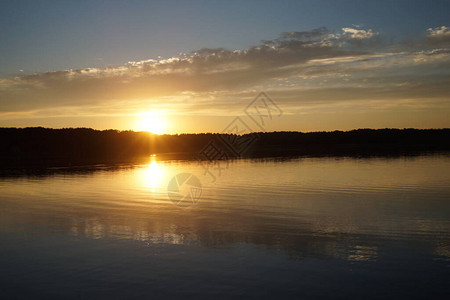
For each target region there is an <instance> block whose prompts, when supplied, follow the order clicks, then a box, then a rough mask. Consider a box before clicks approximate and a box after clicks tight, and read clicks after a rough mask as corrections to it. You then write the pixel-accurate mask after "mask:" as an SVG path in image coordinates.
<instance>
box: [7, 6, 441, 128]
mask: <svg viewBox="0 0 450 300" xmlns="http://www.w3.org/2000/svg"><path fill="white" fill-rule="evenodd" d="M449 12H450V1H439V0H435V1H403V0H395V1H394V0H392V1H387V0H380V1H362V0H360V1H353V0H349V1H337V0H335V1H320V0H315V1H267V0H266V1H44V0H41V1H20V0H18V1H2V2H0V40H1V43H0V126H17V127H24V126H45V127H93V128H98V129H106V128H115V129H135V130H139V129H140V128H139V126H138V125H136V124H141V123H145V124H151V123H152V122H160V124H159V125H158V124H156V125H158V126H156V125H155V126H154V128H156V127H158V128H160V129H161V130H160V131H161V132H171V133H175V132H177V133H181V132H204V131H209V132H220V131H221V130H222V129H223V128H224V127H225V126H226V125H227V122H228V120H229V118H230V117H233V116H240V115H243V108H244V107H245V106H246V105H247V104H248V103H249V102H250V101H251V100H252V99H253V98H254V97H255V96H256V95H257V94H258V92H260V91H265V92H267V93H268V94H269V95H270V96H271V97H272V98H273V100H274V101H275V102H276V103H277V104H278V105H279V106H280V107H281V108H282V109H283V111H284V112H285V114H284V116H283V118H282V119H280V120H277V121H276V122H275V121H274V122H272V123H271V125H270V127H268V128H266V129H267V130H268V131H272V130H300V131H311V130H335V129H341V130H347V129H354V128H361V127H371V128H385V127H397V128H404V127H417V128H442V127H450V17H449V15H450V14H449ZM142 118H145V120H142ZM163 123H164V124H167V126H166V128H164V130H163V129H162V127H163V126H162V124H163Z"/></svg>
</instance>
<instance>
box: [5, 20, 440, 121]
mask: <svg viewBox="0 0 450 300" xmlns="http://www.w3.org/2000/svg"><path fill="white" fill-rule="evenodd" d="M448 39H449V28H448V27H446V26H442V27H437V28H434V29H428V31H427V35H426V38H425V43H427V44H429V45H435V46H436V47H435V48H434V49H432V50H430V49H426V48H424V49H419V50H418V49H417V45H421V44H423V43H424V42H423V41H416V44H417V45H416V46H415V47H410V48H407V47H406V48H405V47H403V48H401V49H400V48H398V49H397V50H395V51H394V50H392V48H393V47H392V45H389V46H385V45H384V44H382V43H380V39H379V34H378V33H376V32H374V31H373V30H371V29H362V28H361V27H358V28H351V27H344V28H342V30H341V31H340V32H331V31H330V30H328V29H326V28H324V27H321V28H317V29H313V30H311V31H298V32H285V33H282V34H281V35H280V37H279V38H277V39H274V40H267V41H262V42H261V44H260V45H257V46H254V47H250V48H247V49H243V50H227V49H223V48H215V49H210V48H204V49H199V50H197V51H193V52H191V53H187V54H180V55H178V56H176V57H171V58H168V59H149V60H142V61H130V62H129V63H127V64H126V65H122V66H116V67H108V68H85V69H78V70H64V71H57V72H45V73H38V74H31V75H25V76H19V77H14V78H3V79H0V113H2V112H3V113H11V112H24V111H40V112H42V111H45V110H47V111H55V109H59V108H64V107H65V108H70V109H72V110H74V109H77V108H79V110H80V111H86V109H87V110H89V108H95V111H97V112H100V111H101V110H102V108H103V109H104V111H109V109H110V108H111V107H119V108H120V107H126V106H127V105H128V107H131V108H133V109H139V105H141V106H149V105H150V106H158V107H167V108H170V109H175V110H177V109H178V110H189V109H191V110H192V109H200V108H201V109H207V105H211V104H215V109H216V108H218V107H221V108H222V109H224V110H227V109H231V110H232V109H234V108H235V107H237V105H239V104H238V101H231V100H230V99H234V100H236V99H237V97H240V95H241V93H242V91H248V90H260V89H266V90H267V89H269V90H274V91H275V92H276V93H278V91H283V92H285V93H288V94H291V96H292V97H291V98H289V99H300V98H301V97H299V96H298V95H299V93H301V92H302V91H304V93H305V95H307V96H308V97H310V98H309V100H308V101H315V99H316V100H317V102H321V101H322V100H320V99H321V98H320V97H324V96H323V95H325V94H324V93H327V95H328V96H327V97H329V101H331V102H332V101H335V102H339V101H343V99H345V93H347V96H348V98H351V99H354V98H355V96H354V95H353V93H356V92H358V93H361V97H356V98H358V99H360V98H364V95H365V94H364V88H366V89H367V91H369V90H370V91H374V90H376V89H377V88H380V87H383V88H384V93H382V94H381V95H382V96H383V97H385V98H387V97H390V96H392V95H395V97H393V98H394V99H398V98H399V97H401V95H404V97H411V95H410V93H408V92H407V91H406V90H403V89H399V88H398V87H399V84H406V85H404V86H407V84H411V85H413V86H414V87H415V91H417V90H420V91H421V92H420V94H421V95H422V94H424V93H425V94H426V91H427V89H428V88H431V87H432V82H431V81H430V78H434V80H436V78H440V79H439V80H440V81H442V80H443V81H444V84H441V82H439V93H434V94H433V93H429V94H430V97H437V96H439V97H442V93H447V94H448V88H447V89H445V88H443V87H442V86H445V84H446V83H448V81H449V78H448V74H449V73H448V66H449V49H447V48H445V47H443V45H444V46H445V45H446V44H445V43H446V42H448ZM379 47H384V48H382V49H381V50H380V49H379ZM439 47H441V48H439ZM411 74H414V76H412V77H411ZM436 74H438V75H439V76H440V77H439V76H436ZM383 78H384V79H383ZM396 84H397V85H396ZM434 84H435V83H434ZM302 87H307V89H303V90H302ZM338 87H339V88H340V89H339V93H337V92H333V91H338V90H336V88H338ZM442 89H444V92H442ZM307 90H308V91H313V90H314V91H316V92H314V93H313V92H308V93H307V92H306V91H307ZM388 90H390V92H389V91H388ZM319 91H323V92H324V93H320V92H319ZM187 94H189V95H193V94H195V95H199V96H196V97H195V99H193V98H189V97H186V95H187ZM224 94H226V95H227V96H226V97H224ZM438 94H439V95H438ZM318 95H320V97H319V96H318ZM337 95H339V97H337ZM284 98H285V99H288V98H287V97H284ZM375 98H376V99H378V98H379V97H378V96H377V97H375ZM168 99H172V100H170V101H168ZM174 99H175V100H174ZM176 99H185V100H186V99H188V100H189V101H188V100H186V101H177V100H176ZM192 99H193V100H192ZM191 100H192V101H193V102H190V101H191ZM196 101H197V102H198V103H197V102H196ZM212 101H214V102H212ZM286 101H287V100H286ZM197 104H198V105H197ZM300 104H301V103H300ZM300 104H299V105H300ZM290 105H293V103H290ZM211 111H212V109H211Z"/></svg>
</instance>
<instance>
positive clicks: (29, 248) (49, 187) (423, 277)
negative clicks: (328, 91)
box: [0, 154, 450, 299]
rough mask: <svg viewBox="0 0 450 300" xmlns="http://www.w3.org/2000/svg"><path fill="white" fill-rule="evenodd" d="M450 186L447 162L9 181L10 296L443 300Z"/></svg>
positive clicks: (179, 163) (348, 161)
mask: <svg viewBox="0 0 450 300" xmlns="http://www.w3.org/2000/svg"><path fill="white" fill-rule="evenodd" d="M179 174H181V175H179ZM449 183H450V157H449V156H448V154H433V155H431V154H430V155H423V156H413V157H375V158H349V157H322V158H295V159H259V160H250V159H242V160H232V161H220V162H217V163H214V164H211V165H210V164H206V163H205V162H196V161H183V160H168V161H164V160H162V159H160V158H158V157H150V158H148V160H146V161H145V163H139V164H123V165H111V166H107V165H99V166H91V167H83V168H81V167H80V168H70V169H64V168H61V169H58V168H54V169H49V170H46V171H45V172H37V173H29V174H16V175H14V176H2V177H0V192H1V193H0V243H1V246H0V267H1V270H2V272H1V275H0V286H1V295H2V299H7V298H44V299H50V298H58V299H60V298H64V299H69V298H100V299H101V298H103V299H111V298H128V299H129V298H140V299H142V298H145V299H147V298H164V299H167V298H182V299H186V298H195V299H198V298H209V299H212V298H218V299H222V298H223V299H227V298H238V297H239V298H246V299H253V298H254V299H261V298H271V299H273V298H276V299H283V298H286V299H287V298H289V299H292V298H303V299H317V298H325V299H326V298H333V299H336V298H373V299H377V298H396V299H398V298H408V299H411V298H445V297H447V296H449V295H450V284H449V283H450V280H449V279H450V184H449Z"/></svg>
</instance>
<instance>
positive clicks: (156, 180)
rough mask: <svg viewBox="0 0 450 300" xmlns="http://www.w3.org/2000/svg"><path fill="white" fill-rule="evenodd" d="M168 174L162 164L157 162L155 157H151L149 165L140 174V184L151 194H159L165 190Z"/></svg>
mask: <svg viewBox="0 0 450 300" xmlns="http://www.w3.org/2000/svg"><path fill="white" fill-rule="evenodd" d="M168 175H169V172H168V170H167V168H166V167H165V166H164V164H162V163H160V162H158V160H157V157H156V156H155V155H152V156H151V157H150V162H149V164H148V165H147V166H146V167H145V169H144V170H143V172H142V173H141V179H142V183H143V185H144V186H145V187H147V188H149V189H150V191H151V192H152V193H156V192H157V191H159V192H161V191H162V189H166V188H167V180H168Z"/></svg>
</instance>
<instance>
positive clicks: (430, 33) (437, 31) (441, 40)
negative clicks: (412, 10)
mask: <svg viewBox="0 0 450 300" xmlns="http://www.w3.org/2000/svg"><path fill="white" fill-rule="evenodd" d="M426 41H427V43H428V44H429V45H432V46H450V27H447V26H441V27H436V28H428V30H427V38H426Z"/></svg>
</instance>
